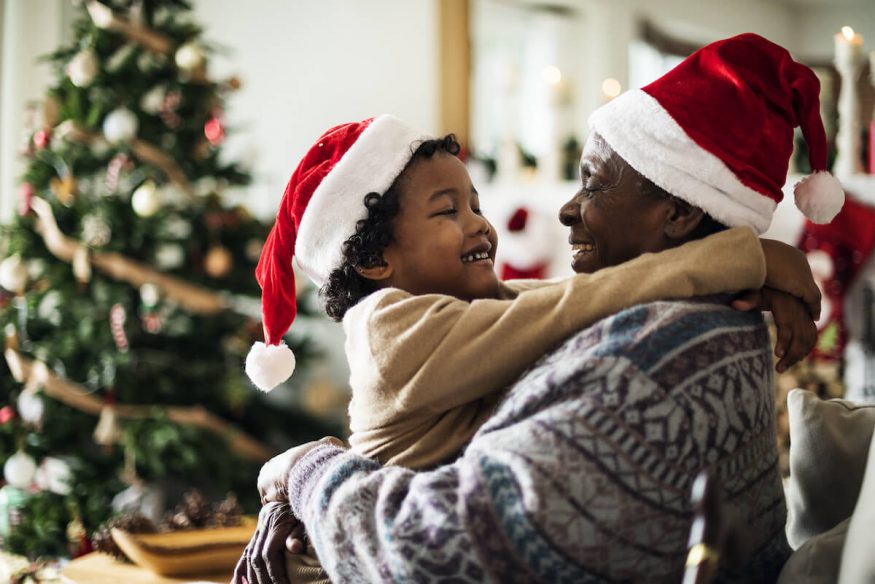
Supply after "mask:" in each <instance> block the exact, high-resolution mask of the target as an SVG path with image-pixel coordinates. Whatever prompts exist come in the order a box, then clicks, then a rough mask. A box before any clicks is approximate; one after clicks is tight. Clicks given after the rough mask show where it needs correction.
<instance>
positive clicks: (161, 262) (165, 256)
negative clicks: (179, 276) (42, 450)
mask: <svg viewBox="0 0 875 584" xmlns="http://www.w3.org/2000/svg"><path fill="white" fill-rule="evenodd" d="M184 261H185V251H184V250H183V249H182V246H180V245H178V244H175V243H165V244H162V245H161V246H160V247H159V248H158V250H157V251H156V252H155V263H156V264H157V265H158V267H159V268H161V269H162V270H172V269H174V268H178V267H179V266H181V265H182V264H183V262H184Z"/></svg>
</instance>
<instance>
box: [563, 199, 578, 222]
mask: <svg viewBox="0 0 875 584" xmlns="http://www.w3.org/2000/svg"><path fill="white" fill-rule="evenodd" d="M559 222H560V223H562V225H565V226H566V227H571V226H572V225H574V224H576V223H580V200H579V198H578V197H577V196H576V195H575V196H574V197H572V198H571V200H570V201H568V202H567V203H565V204H564V205H562V207H561V208H560V209H559Z"/></svg>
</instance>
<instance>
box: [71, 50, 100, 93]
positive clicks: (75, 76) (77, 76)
mask: <svg viewBox="0 0 875 584" xmlns="http://www.w3.org/2000/svg"><path fill="white" fill-rule="evenodd" d="M98 68H99V64H98V62H97V53H95V52H94V50H93V49H85V50H83V51H79V52H78V53H76V56H74V57H73V58H72V59H71V60H70V62H69V63H67V75H68V76H69V77H70V81H72V82H73V85H75V86H76V87H88V86H89V85H91V83H92V82H93V81H94V78H95V77H97V71H98Z"/></svg>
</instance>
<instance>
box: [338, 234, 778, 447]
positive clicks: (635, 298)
mask: <svg viewBox="0 0 875 584" xmlns="http://www.w3.org/2000/svg"><path fill="white" fill-rule="evenodd" d="M765 279H766V263H765V259H764V255H763V249H762V247H761V244H760V240H759V239H758V238H757V237H756V236H755V235H754V233H753V232H752V231H751V230H750V229H747V228H735V229H729V230H726V231H725V232H721V233H718V234H715V235H712V236H710V237H707V238H705V239H702V240H698V241H693V242H690V243H687V244H685V245H683V246H680V247H677V248H674V249H669V250H666V251H663V252H661V253H657V254H644V255H642V256H640V257H638V258H636V259H634V260H631V261H629V262H626V263H624V264H622V265H620V266H614V267H611V268H605V269H602V270H599V271H598V272H596V273H594V274H578V275H576V276H574V277H571V278H568V279H566V280H563V281H561V282H559V283H556V284H554V285H550V286H545V287H543V288H538V289H535V290H529V291H526V292H523V293H521V294H520V295H519V296H518V297H517V298H516V299H515V300H513V301H510V300H491V299H488V300H486V299H484V300H475V301H473V302H465V301H462V300H458V299H455V298H452V297H448V296H442V295H433V294H428V295H421V296H413V295H410V294H408V293H407V292H404V291H401V290H397V289H392V290H387V291H385V292H382V293H376V294H374V295H372V296H371V297H368V298H366V299H365V300H363V301H362V303H361V305H360V306H358V307H354V308H353V309H352V310H351V311H350V315H351V316H350V315H348V317H347V318H345V319H344V329H345V331H346V334H347V338H348V341H347V342H348V343H349V344H351V345H352V346H355V347H361V348H366V350H360V351H358V350H356V351H347V352H348V356H349V359H350V367H351V370H352V371H351V375H353V376H355V375H357V371H360V372H362V373H361V374H362V375H365V374H368V373H370V372H373V371H374V368H375V367H376V374H377V375H379V376H380V378H381V380H382V382H378V383H373V384H371V385H372V386H373V387H376V388H381V389H385V393H382V394H379V395H369V396H360V397H356V398H355V399H354V400H353V405H352V406H351V415H352V417H353V428H352V430H353V431H359V430H362V429H363V428H359V427H356V415H355V414H356V411H357V410H359V409H360V410H362V412H363V414H364V415H363V416H361V418H362V419H366V420H367V421H368V423H369V424H370V425H371V427H379V426H380V425H383V424H386V423H389V422H391V421H393V420H394V418H396V417H397V416H398V415H399V413H401V414H404V413H405V412H411V411H418V410H423V409H430V410H432V411H436V412H442V411H447V410H450V409H452V408H455V407H458V406H460V405H463V404H466V403H469V402H473V401H476V400H478V399H480V398H482V397H485V396H486V395H489V394H491V393H494V392H495V391H496V390H498V389H500V388H503V387H505V386H506V385H508V384H509V383H510V382H512V381H513V380H515V379H516V378H517V377H519V375H520V374H521V373H522V372H523V371H525V370H526V369H527V368H528V367H529V366H530V365H531V364H532V363H533V362H534V361H535V360H536V359H537V358H538V357H540V356H541V355H543V354H544V353H545V352H546V351H547V350H548V349H550V348H551V347H553V346H555V345H556V344H557V343H558V342H560V341H561V340H563V339H565V338H567V337H568V336H570V335H571V334H572V333H574V332H575V331H577V330H580V329H582V328H585V327H586V326H588V325H591V324H593V323H595V322H597V321H599V320H601V319H602V318H605V317H607V316H610V315H612V314H615V313H617V312H619V311H620V310H623V309H624V308H628V307H631V306H634V305H637V304H642V303H645V302H650V301H654V300H661V299H672V298H688V297H692V296H703V295H708V294H717V293H721V292H732V291H738V290H744V289H751V288H759V287H761V286H762V285H763V283H764V281H765ZM359 315H361V316H362V317H359ZM364 372H368V373H364ZM370 374H373V373H370ZM399 388H400V390H399ZM362 398H365V399H362Z"/></svg>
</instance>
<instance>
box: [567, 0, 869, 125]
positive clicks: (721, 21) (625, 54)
mask: <svg viewBox="0 0 875 584" xmlns="http://www.w3.org/2000/svg"><path fill="white" fill-rule="evenodd" d="M572 4H574V5H576V7H577V8H578V10H579V11H580V13H581V15H582V18H583V19H584V21H585V24H586V27H587V28H588V34H587V36H586V38H585V39H583V44H582V46H581V52H582V54H583V55H586V56H588V57H589V58H581V59H580V60H581V62H582V67H581V70H580V79H581V82H580V84H579V86H578V89H579V96H580V106H581V108H580V115H579V117H578V118H577V120H576V124H577V127H578V132H579V135H581V136H583V135H585V134H586V118H587V117H588V116H589V113H590V112H591V111H592V110H593V109H595V108H597V107H598V106H600V105H601V104H602V103H603V102H604V100H603V98H602V95H601V83H602V80H603V79H605V78H608V77H612V78H614V79H618V80H620V82H621V83H622V84H623V90H626V89H629V87H628V83H629V81H628V80H629V49H628V47H629V45H630V43H631V42H632V40H633V39H634V38H635V37H636V34H637V29H636V27H637V23H638V22H639V21H641V20H647V21H650V22H652V23H653V24H654V25H655V26H656V27H658V28H659V29H661V30H663V31H665V32H666V33H668V34H671V35H673V36H676V37H678V38H682V39H685V40H687V41H689V42H696V43H700V44H706V43H709V42H712V41H715V40H718V39H720V38H725V37H729V36H733V35H736V34H740V33H742V32H755V33H758V34H761V35H762V36H764V37H766V38H768V39H770V40H772V41H774V42H776V43H778V44H781V45H784V46H786V47H787V48H788V49H789V50H790V51H791V52H794V49H795V48H796V47H797V41H796V34H795V31H796V29H797V28H798V24H797V23H796V18H797V17H796V13H797V12H798V10H792V9H791V8H790V7H789V6H788V5H787V4H782V3H778V2H763V1H762V0H733V1H732V2H719V1H715V0H673V1H671V2H664V1H660V2H654V1H652V0H577V1H576V2H572ZM828 30H829V29H827V30H824V31H819V32H815V31H812V34H822V35H827V36H828V35H829V34H830V33H829V31H828ZM872 40H873V41H875V37H873V39H872Z"/></svg>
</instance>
